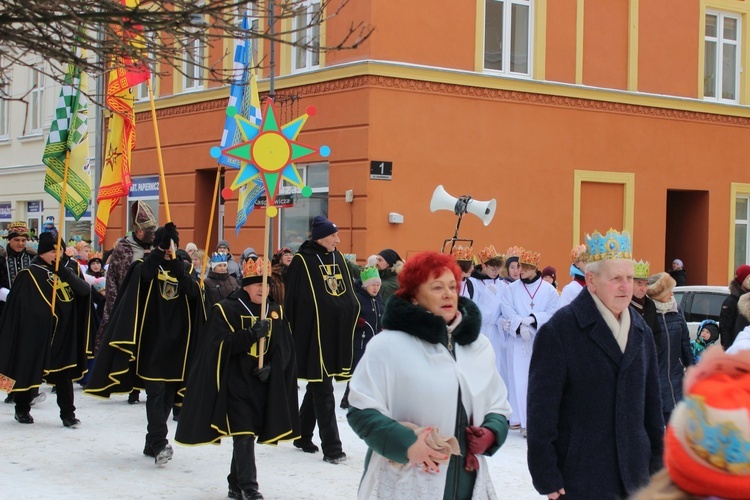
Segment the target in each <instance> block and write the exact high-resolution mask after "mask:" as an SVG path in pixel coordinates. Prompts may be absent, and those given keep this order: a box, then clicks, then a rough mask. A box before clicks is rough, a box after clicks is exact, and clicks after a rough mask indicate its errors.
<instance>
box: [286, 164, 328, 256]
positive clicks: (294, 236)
mask: <svg viewBox="0 0 750 500" xmlns="http://www.w3.org/2000/svg"><path fill="white" fill-rule="evenodd" d="M297 170H299V173H300V175H301V176H302V180H303V182H304V184H305V185H307V186H310V188H312V193H313V194H312V196H310V197H309V198H305V197H303V196H302V195H301V194H299V193H300V189H299V188H297V187H296V186H292V185H291V184H288V183H287V182H286V181H285V182H283V183H282V185H281V188H280V190H279V191H280V194H290V193H291V194H294V195H295V196H294V206H293V207H288V208H283V209H281V210H280V211H279V213H280V216H279V240H278V247H288V248H290V249H291V250H292V251H293V252H296V251H297V249H298V248H299V246H300V245H301V244H302V243H303V242H304V241H305V240H307V239H309V238H310V227H311V224H312V220H313V218H315V216H316V215H325V216H326V217H328V163H327V162H321V163H309V164H307V165H297Z"/></svg>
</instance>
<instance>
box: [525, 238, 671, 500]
mask: <svg viewBox="0 0 750 500" xmlns="http://www.w3.org/2000/svg"><path fill="white" fill-rule="evenodd" d="M586 244H587V246H588V247H589V252H590V254H591V255H592V259H591V261H590V262H589V264H587V266H586V288H585V289H584V290H582V291H581V293H580V295H579V296H578V297H577V298H576V299H575V300H573V302H571V303H570V304H569V305H568V306H566V307H563V308H561V309H560V310H559V311H558V312H557V313H556V314H555V315H554V316H553V317H552V319H551V320H550V321H549V322H547V323H546V324H545V325H543V326H542V327H541V328H540V329H539V332H538V333H537V338H536V342H535V344H534V351H533V354H532V357H531V367H530V371H529V399H528V413H529V415H528V462H529V471H530V472H531V478H532V480H533V483H534V487H535V488H536V490H537V491H538V492H539V493H541V494H542V495H547V497H548V498H551V499H556V498H558V497H559V496H561V495H565V496H564V498H565V499H576V498H581V499H591V498H601V499H615V498H626V497H628V496H629V495H632V494H633V493H635V492H636V491H637V490H638V489H639V488H641V487H643V486H644V485H646V484H647V483H648V481H649V476H650V474H651V473H653V472H656V471H657V470H659V468H660V467H661V456H662V450H663V435H664V422H663V419H662V411H661V398H660V395H659V368H658V365H657V361H656V350H655V346H654V340H653V336H652V334H651V331H650V329H649V327H648V326H647V325H646V322H645V321H644V320H643V318H642V317H641V316H640V314H637V313H635V311H634V310H632V309H629V308H628V305H629V304H630V299H631V296H632V294H633V275H634V270H633V261H632V260H631V254H630V238H629V235H628V234H627V233H623V234H620V233H617V232H616V231H613V230H610V232H608V233H607V235H606V236H605V237H602V236H601V235H600V234H599V233H598V232H595V233H594V236H593V237H587V242H586Z"/></svg>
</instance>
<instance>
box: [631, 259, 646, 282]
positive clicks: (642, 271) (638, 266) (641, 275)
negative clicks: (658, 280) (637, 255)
mask: <svg viewBox="0 0 750 500" xmlns="http://www.w3.org/2000/svg"><path fill="white" fill-rule="evenodd" d="M634 267H635V276H634V278H635V279H637V280H647V279H648V278H649V276H650V274H649V273H648V268H649V262H643V260H639V261H638V262H635V263H634Z"/></svg>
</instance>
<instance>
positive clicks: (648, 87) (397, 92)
mask: <svg viewBox="0 0 750 500" xmlns="http://www.w3.org/2000/svg"><path fill="white" fill-rule="evenodd" d="M304 3H305V5H307V7H308V10H307V11H304V12H303V13H301V14H300V16H299V17H298V18H297V19H283V20H279V21H278V23H279V25H278V26H277V32H282V31H285V30H289V29H292V28H296V27H300V26H304V25H305V21H306V20H308V19H309V18H306V17H304V16H313V17H314V16H315V15H316V11H315V9H316V8H317V6H318V5H319V4H317V3H316V2H314V1H310V2H304ZM254 8H255V9H257V10H256V11H255V12H252V13H251V14H255V15H257V19H256V20H255V22H256V25H257V26H258V27H259V29H260V30H265V29H267V28H268V26H267V19H266V18H265V16H264V15H263V9H264V8H265V6H264V4H263V2H259V3H258V5H257V6H254ZM328 14H332V13H327V12H323V18H326V19H327V21H325V23H323V24H322V25H321V26H319V27H314V28H308V29H306V30H305V29H302V30H298V31H296V32H295V34H293V35H291V34H290V37H291V36H295V37H307V39H308V40H313V41H314V40H319V43H320V46H321V47H324V46H333V45H336V44H337V43H338V42H339V41H340V40H341V39H342V38H343V37H344V36H345V34H346V33H347V30H348V28H349V26H351V24H352V23H354V24H357V23H360V22H364V23H367V24H369V25H371V26H373V27H374V31H373V33H372V35H371V36H370V37H369V39H367V40H366V41H365V42H364V43H362V44H361V45H360V46H359V47H357V48H356V49H351V50H343V51H330V52H326V51H322V50H321V51H310V50H308V51H302V50H299V49H296V48H295V47H292V46H290V45H277V47H276V48H275V49H276V50H275V54H276V59H277V61H276V64H275V65H274V89H275V95H274V97H275V99H276V102H277V106H278V108H277V109H278V114H279V116H280V121H281V122H282V123H285V122H288V121H291V120H292V119H294V118H296V117H297V116H299V115H300V114H302V113H304V110H305V109H306V108H307V106H310V105H313V106H315V107H316V108H317V114H316V115H315V116H314V117H311V118H310V119H309V120H308V122H307V124H306V125H305V128H304V130H303V131H302V133H301V134H300V137H299V140H300V141H301V142H303V143H307V144H315V145H322V144H325V145H328V146H330V148H331V151H332V153H331V155H330V156H329V157H327V158H319V159H314V160H313V161H312V162H309V163H307V164H302V165H299V166H300V167H301V169H302V171H303V173H304V174H303V175H304V176H305V179H306V183H307V184H308V185H310V186H311V187H312V188H313V192H314V194H313V196H312V197H311V198H302V197H297V199H296V201H295V206H294V207H292V208H286V209H282V210H281V215H280V216H279V217H278V218H276V219H275V220H274V223H273V242H272V245H273V247H274V248H278V247H280V246H291V247H294V246H295V245H298V244H299V242H301V241H302V240H304V239H305V238H306V237H307V236H308V231H309V221H310V220H311V219H312V217H314V216H315V215H317V214H318V213H324V214H327V216H328V217H329V218H330V219H331V220H333V221H335V222H336V223H337V225H338V226H339V228H340V233H339V234H340V236H341V240H342V243H341V246H340V249H341V250H342V251H343V252H345V253H353V254H356V255H357V257H358V259H359V260H360V261H362V260H364V259H366V258H367V256H368V255H370V254H372V253H376V252H377V251H379V250H381V249H383V248H386V247H389V248H394V249H396V250H397V251H398V252H399V253H400V254H401V255H402V256H408V255H409V254H410V253H412V252H415V251H419V250H424V249H440V248H441V245H442V243H443V241H444V240H445V239H447V238H450V237H451V236H453V234H454V230H455V226H456V222H457V217H456V215H454V214H453V213H452V212H450V211H447V210H441V211H437V212H434V213H433V212H430V201H431V197H432V194H433V192H434V190H435V188H436V187H437V186H438V185H443V186H444V188H445V189H446V191H447V192H448V193H450V194H451V195H453V196H459V195H470V196H471V197H473V198H474V199H476V200H490V199H493V198H494V199H495V200H496V201H497V213H496V214H495V217H494V219H493V220H492V222H491V223H490V224H489V225H488V226H486V227H485V226H484V225H483V223H482V221H481V220H480V219H479V218H477V217H474V216H473V215H470V214H468V215H466V216H464V217H463V220H462V223H461V227H460V232H459V237H460V238H466V239H472V240H473V244H474V248H475V249H477V250H479V249H481V248H483V247H484V246H485V245H488V244H493V245H494V246H495V247H496V248H498V249H499V250H501V251H502V249H505V248H507V247H509V246H512V245H520V246H524V247H526V248H529V249H532V250H534V251H539V252H541V253H542V263H543V265H548V264H549V265H553V266H555V267H557V269H559V270H563V269H567V267H568V265H569V262H568V258H569V257H568V255H569V252H570V248H571V247H572V246H574V245H577V244H579V243H581V242H582V241H583V239H584V237H585V235H586V233H587V232H592V231H593V230H594V229H598V230H599V231H601V232H604V231H606V230H607V229H609V228H610V227H613V228H616V229H623V228H624V229H627V230H629V231H630V232H631V234H632V235H633V244H634V256H635V258H636V259H644V260H649V261H650V262H651V269H652V272H656V271H660V270H663V269H665V268H669V265H670V263H671V262H672V260H673V259H674V258H680V259H682V260H683V261H684V263H685V269H686V270H687V274H688V282H689V283H691V284H706V283H707V284H725V283H726V282H727V281H728V279H729V278H730V277H731V276H732V274H733V271H734V268H735V267H736V266H737V265H738V264H740V263H744V262H748V260H750V255H749V252H750V245H748V224H749V223H750V201H749V200H750V169H748V168H747V166H746V165H745V154H744V153H745V144H747V139H748V134H750V107H748V105H749V104H750V73H747V72H742V68H744V67H750V64H748V63H750V60H749V58H750V44H748V41H749V40H750V33H748V29H747V26H748V25H749V23H750V18H749V16H748V14H750V6H749V5H747V2H744V1H741V0H609V1H607V2H601V1H594V0H555V1H550V0H471V1H468V0H467V1H465V2H460V3H459V2H448V1H444V0H439V1H427V0H413V1H410V2H391V1H387V0H358V1H357V2H350V4H349V5H347V6H346V8H344V9H343V10H342V11H341V12H339V13H338V14H337V15H335V16H333V17H331V18H328ZM295 23H296V24H295ZM195 47H196V48H195V52H194V54H195V57H200V58H202V60H204V61H206V62H209V63H213V62H215V61H219V60H220V56H221V54H223V53H225V52H226V51H227V50H229V51H231V41H227V42H226V44H225V46H224V47H215V48H213V49H211V50H209V49H208V48H205V47H201V46H200V44H198V45H196V46H195ZM256 50H257V59H256V60H258V61H260V65H261V69H260V73H259V77H260V79H261V80H260V90H261V93H262V94H263V95H264V96H265V95H267V94H268V91H269V88H270V81H269V76H270V71H271V70H270V69H269V55H270V47H269V45H268V42H265V43H264V44H258V46H257V48H256ZM183 69H184V70H188V72H190V71H198V70H196V69H195V68H192V67H186V68H183ZM203 77H204V75H202V74H200V72H199V71H198V72H197V73H194V74H192V77H186V76H183V75H180V74H177V73H174V75H173V76H167V77H163V78H160V79H159V81H158V83H157V85H156V87H157V92H156V94H157V99H156V107H157V113H156V114H157V120H158V129H159V133H160V143H161V146H162V153H163V158H164V166H165V171H166V183H167V189H168V194H169V202H170V210H171V215H172V219H173V220H174V221H175V222H176V223H177V225H178V226H179V227H180V232H181V238H184V241H186V242H187V241H195V242H196V243H197V244H198V246H199V247H204V246H206V241H208V246H209V247H213V246H215V242H216V240H217V239H218V238H219V237H223V238H225V239H227V240H228V241H229V242H230V245H231V248H232V251H233V252H234V253H239V252H241V251H242V249H243V248H245V247H247V246H252V247H255V248H256V249H258V248H260V247H261V246H262V241H263V225H264V220H263V213H262V211H256V212H254V213H253V214H251V216H250V218H249V220H248V222H247V223H246V225H245V226H244V227H243V228H242V230H241V231H240V232H239V234H238V235H237V234H235V230H234V215H235V213H236V198H235V199H231V198H230V199H228V200H225V201H220V202H219V203H218V204H217V210H216V213H217V214H218V215H217V220H216V222H214V223H212V226H213V227H214V228H217V229H215V230H212V232H211V233H212V234H207V229H208V226H209V217H210V212H211V203H212V195H213V187H214V182H215V178H216V171H217V166H216V162H215V160H214V159H213V158H211V156H210V155H209V149H210V148H211V147H212V146H215V145H218V144H219V142H220V138H221V133H222V130H223V124H224V119H225V116H226V115H225V110H226V105H227V96H228V88H227V87H224V86H220V85H218V84H215V83H210V82H207V81H205V80H204V78H203ZM136 110H137V112H138V114H137V127H138V132H137V133H138V137H137V147H136V150H135V151H134V153H133V175H134V176H135V177H136V178H137V177H140V176H153V175H154V174H155V173H157V172H158V168H157V165H158V164H157V154H156V150H155V143H156V141H155V139H154V127H153V123H152V121H151V114H150V112H149V110H148V106H147V104H146V103H145V102H144V103H141V104H139V105H137V107H136ZM384 168H385V169H386V170H383V169H384ZM388 168H389V169H390V171H389V172H388V171H387V169H388ZM235 175H236V171H232V170H230V171H227V172H226V173H225V174H224V179H223V181H222V186H225V185H229V183H230V182H231V180H232V179H233V178H234V176H235ZM288 190H289V191H293V189H288ZM123 206H124V205H123ZM161 207H162V209H161V211H160V220H162V221H163V220H165V219H164V217H165V212H164V200H163V197H162V200H161ZM391 214H397V215H400V216H402V222H401V223H394V222H392V221H398V220H399V217H394V216H391ZM126 217H127V215H126V211H125V210H124V208H121V209H120V210H119V211H116V213H114V214H113V217H112V219H111V225H110V232H109V235H108V237H107V240H106V242H105V247H107V248H109V247H111V245H112V244H113V243H114V240H115V238H116V237H117V236H119V235H121V234H122V233H123V232H124V230H125V228H126V225H127V220H126ZM562 274H563V273H562V272H561V275H562ZM559 279H560V281H561V282H562V283H565V281H566V280H565V278H563V277H562V276H561V277H560V278H559Z"/></svg>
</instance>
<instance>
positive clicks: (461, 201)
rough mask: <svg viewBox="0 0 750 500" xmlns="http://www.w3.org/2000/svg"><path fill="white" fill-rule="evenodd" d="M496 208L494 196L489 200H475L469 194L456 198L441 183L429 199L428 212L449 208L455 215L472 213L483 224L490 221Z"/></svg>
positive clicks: (486, 224) (487, 223)
mask: <svg viewBox="0 0 750 500" xmlns="http://www.w3.org/2000/svg"><path fill="white" fill-rule="evenodd" d="M496 209H497V201H495V198H492V199H491V200H489V201H480V200H475V199H473V198H472V197H471V196H462V197H460V198H456V197H455V196H451V195H450V194H448V192H447V191H446V190H445V188H443V185H442V184H441V185H439V186H438V187H436V188H435V191H434V192H433V193H432V199H431V200H430V212H437V211H438V210H450V211H451V212H453V213H455V214H456V215H463V214H464V213H470V214H474V215H476V216H477V217H479V218H480V219H481V220H482V223H483V224H484V225H485V226H488V225H489V224H490V222H492V218H493V217H495V211H496Z"/></svg>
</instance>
